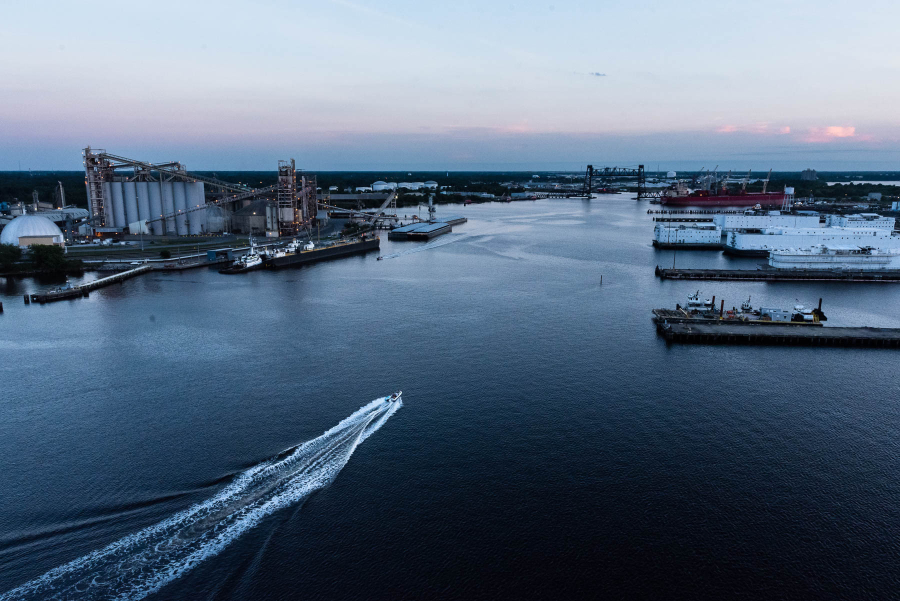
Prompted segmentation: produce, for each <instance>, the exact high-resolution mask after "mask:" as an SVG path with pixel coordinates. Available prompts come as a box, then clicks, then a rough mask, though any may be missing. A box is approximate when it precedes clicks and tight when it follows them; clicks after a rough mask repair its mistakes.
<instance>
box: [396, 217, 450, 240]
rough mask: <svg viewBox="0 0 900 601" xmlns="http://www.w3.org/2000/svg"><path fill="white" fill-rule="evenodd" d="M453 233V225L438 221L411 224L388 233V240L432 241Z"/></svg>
mask: <svg viewBox="0 0 900 601" xmlns="http://www.w3.org/2000/svg"><path fill="white" fill-rule="evenodd" d="M452 231H453V227H452V226H451V224H449V223H446V222H443V221H436V222H434V223H429V222H426V223H411V224H410V225H404V226H403V227H398V228H396V229H393V230H391V231H390V232H388V240H431V239H432V238H434V237H436V236H440V235H442V234H447V233H449V232H452Z"/></svg>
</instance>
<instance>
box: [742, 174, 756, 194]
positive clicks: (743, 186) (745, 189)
mask: <svg viewBox="0 0 900 601" xmlns="http://www.w3.org/2000/svg"><path fill="white" fill-rule="evenodd" d="M752 172H753V169H750V170H749V171H747V177H745V178H744V183H743V184H741V194H743V193H744V192H746V191H747V182H749V181H750V174H751V173H752Z"/></svg>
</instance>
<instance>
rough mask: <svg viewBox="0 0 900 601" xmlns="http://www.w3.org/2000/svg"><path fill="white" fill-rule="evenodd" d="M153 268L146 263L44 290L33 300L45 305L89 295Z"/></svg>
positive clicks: (32, 297)
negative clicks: (47, 290) (90, 280)
mask: <svg viewBox="0 0 900 601" xmlns="http://www.w3.org/2000/svg"><path fill="white" fill-rule="evenodd" d="M153 270H154V267H153V265H150V264H144V265H141V266H140V267H136V268H134V269H129V270H128V271H122V272H119V273H117V274H115V275H110V276H107V277H105V278H99V279H97V280H94V281H92V282H87V283H86V284H81V285H78V286H71V287H69V288H60V289H58V290H51V291H50V292H42V293H40V294H32V295H31V302H33V303H40V304H42V305H43V304H44V303H52V302H54V301H60V300H66V299H70V298H80V297H82V296H87V295H88V294H89V293H90V291H91V290H96V289H98V288H103V287H104V286H109V285H110V284H115V283H118V282H124V281H125V280H128V279H131V278H133V277H135V276H138V275H140V274H142V273H146V272H148V271H153Z"/></svg>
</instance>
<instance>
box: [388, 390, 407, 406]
mask: <svg viewBox="0 0 900 601" xmlns="http://www.w3.org/2000/svg"><path fill="white" fill-rule="evenodd" d="M402 394H403V391H402V390H398V391H397V392H395V393H394V394H392V395H391V398H389V399H388V400H389V401H390V402H392V403H393V402H394V401H399V400H400V395H402Z"/></svg>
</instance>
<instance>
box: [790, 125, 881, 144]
mask: <svg viewBox="0 0 900 601" xmlns="http://www.w3.org/2000/svg"><path fill="white" fill-rule="evenodd" d="M841 138H856V139H863V138H868V136H857V135H856V128H855V127H852V126H848V125H829V126H828V127H811V128H809V130H808V131H807V133H806V137H805V140H806V141H807V142H832V141H834V140H837V139H841Z"/></svg>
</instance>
